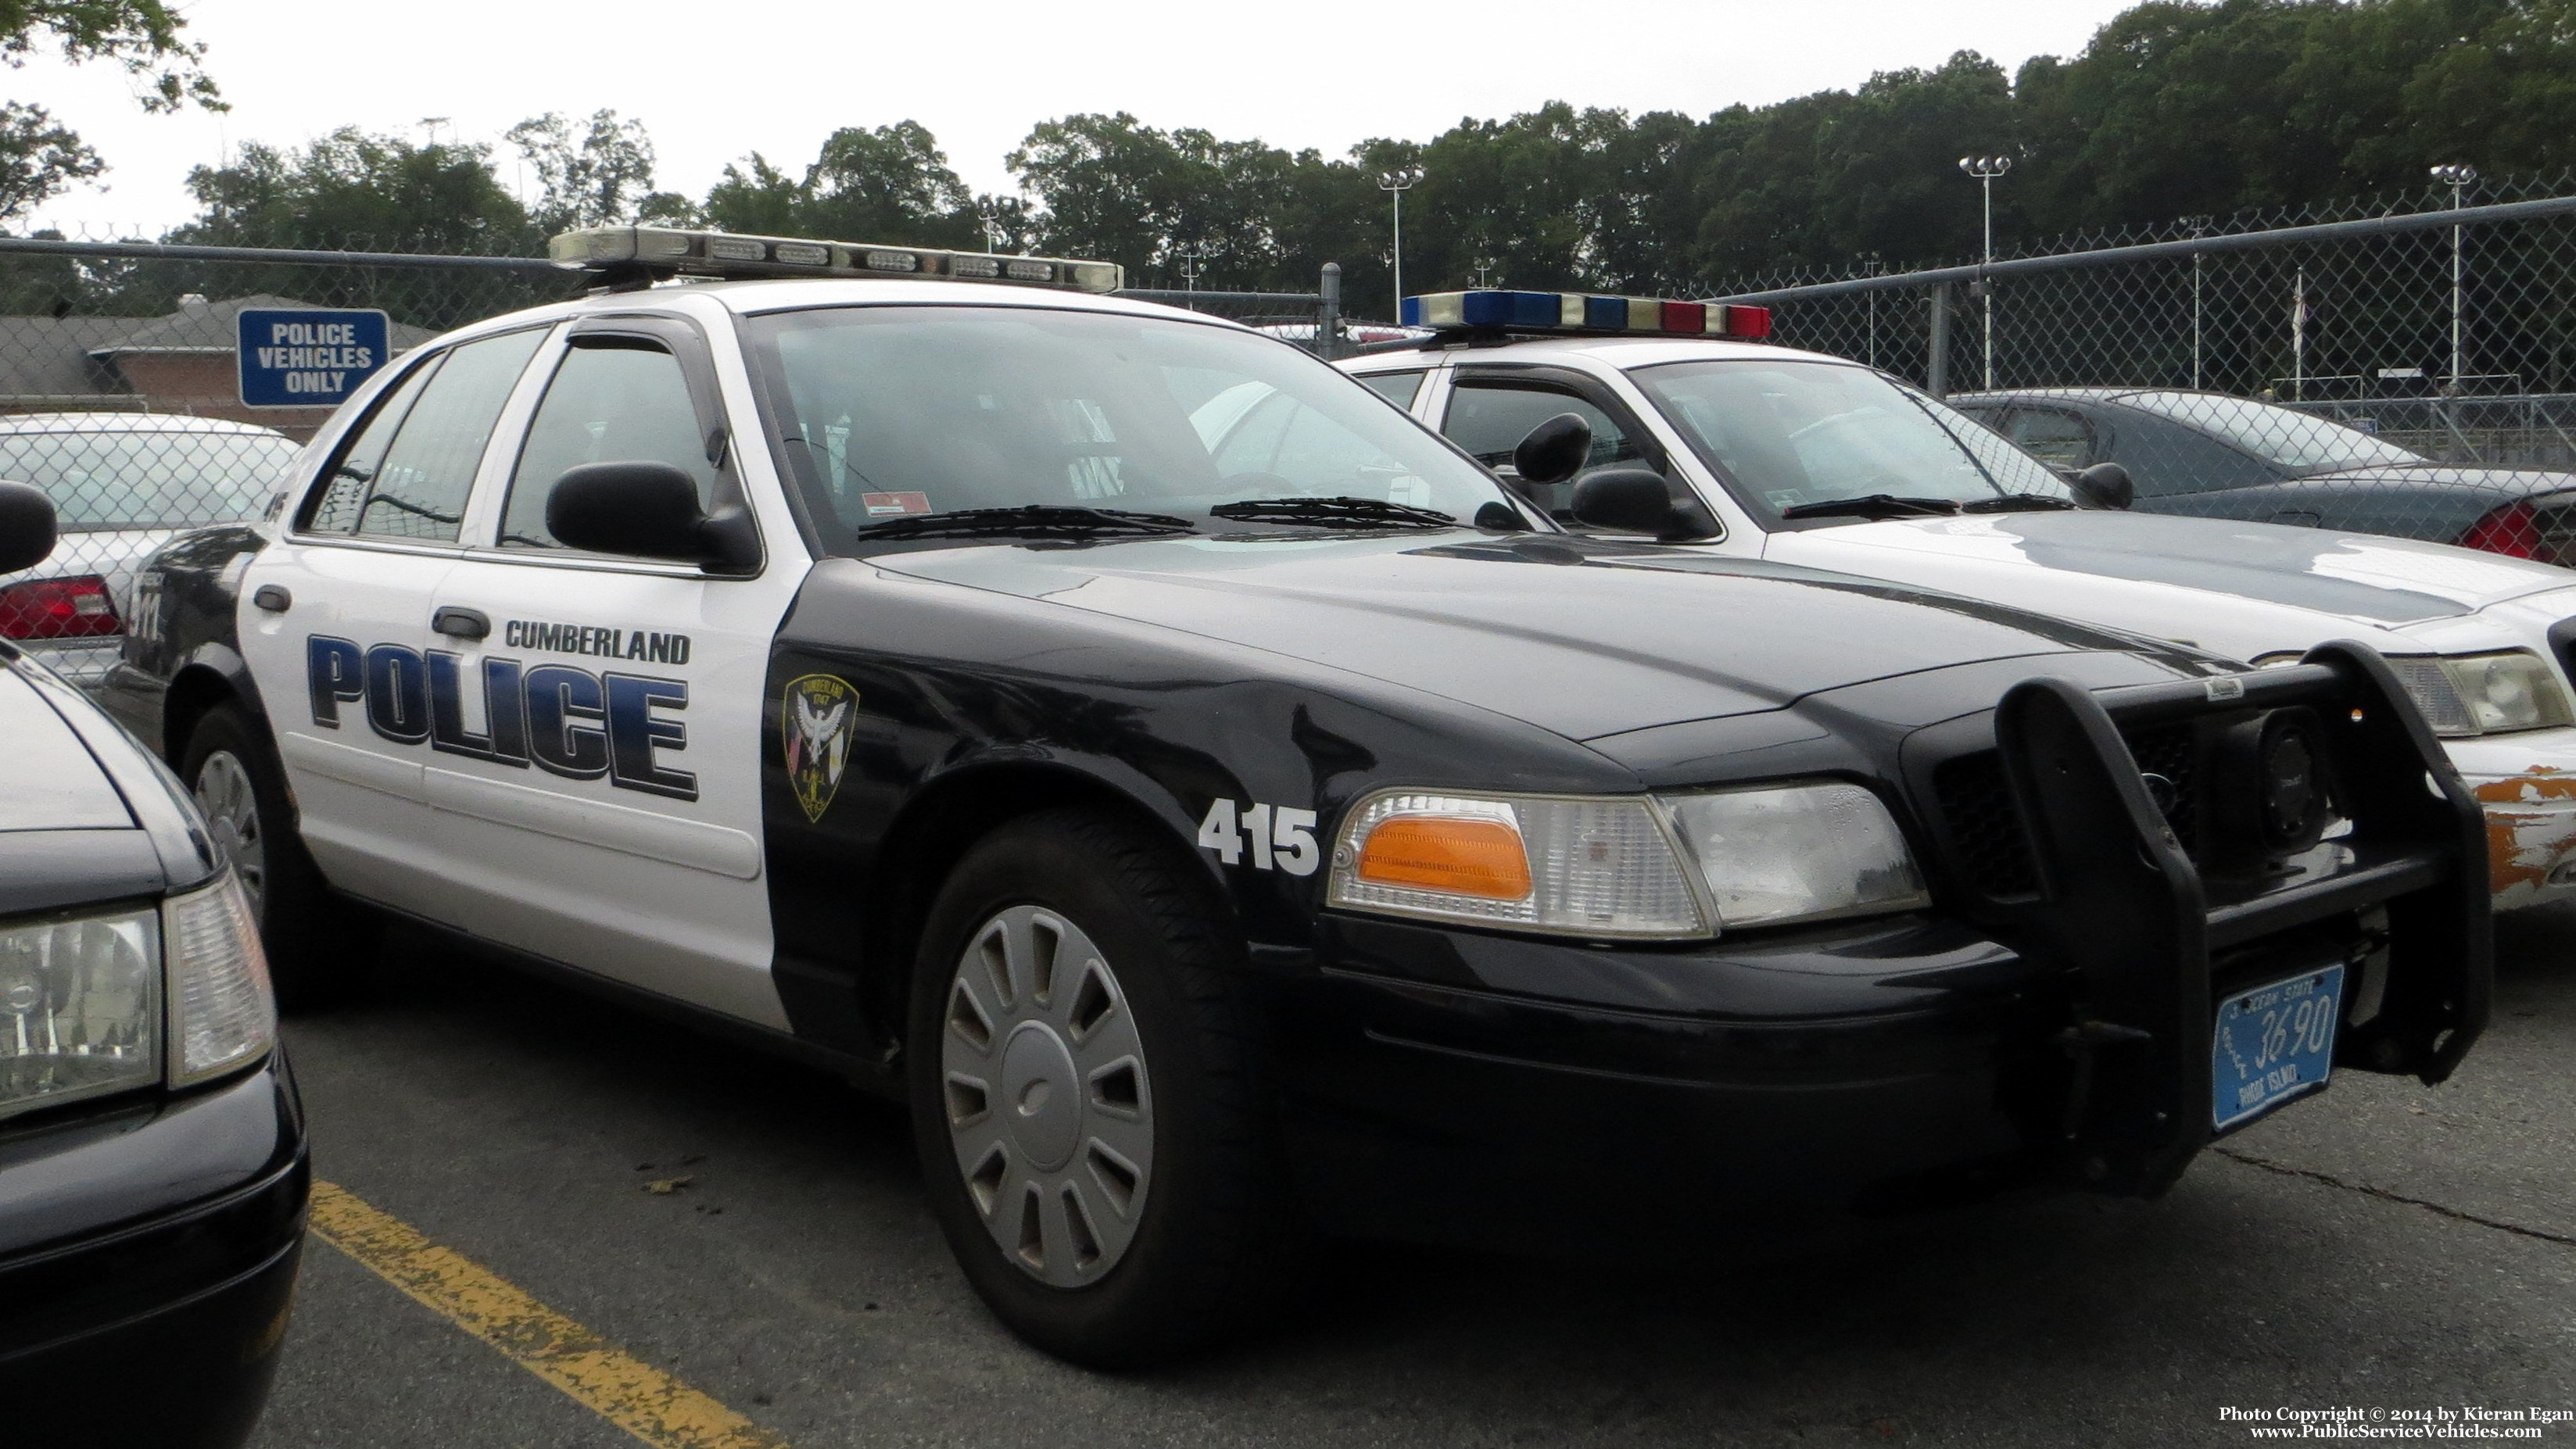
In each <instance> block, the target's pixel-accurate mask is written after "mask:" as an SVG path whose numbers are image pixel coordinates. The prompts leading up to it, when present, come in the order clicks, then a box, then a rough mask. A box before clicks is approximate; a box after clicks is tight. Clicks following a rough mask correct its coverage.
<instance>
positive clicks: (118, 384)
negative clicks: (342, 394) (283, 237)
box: [0, 296, 431, 439]
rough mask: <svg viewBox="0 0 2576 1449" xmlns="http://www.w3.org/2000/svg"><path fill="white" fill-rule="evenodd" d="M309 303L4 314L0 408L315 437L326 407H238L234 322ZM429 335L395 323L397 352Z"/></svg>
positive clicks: (275, 300) (252, 301)
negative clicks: (195, 421)
mask: <svg viewBox="0 0 2576 1449" xmlns="http://www.w3.org/2000/svg"><path fill="white" fill-rule="evenodd" d="M313 305H314V304H313V303H310V302H299V301H297V300H295V299H294V298H292V297H273V296H256V297H229V298H226V299H224V300H223V301H220V302H209V301H207V300H206V299H205V298H203V297H195V296H191V297H186V298H183V299H181V302H180V306H179V310H178V311H176V312H172V313H170V314H169V315H167V316H164V317H0V414H6V413H59V412H88V411H100V410H107V411H127V412H149V413H180V414H185V415H189V416H194V417H208V418H229V419H232V420H234V421H236V422H246V423H258V424H260V425H262V426H265V427H271V428H275V429H277V430H278V431H280V432H282V433H285V434H287V435H288V436H289V437H293V438H297V439H303V438H308V437H311V436H312V434H313V430H314V429H315V428H318V427H320V426H321V425H322V420H323V419H325V418H327V417H329V416H330V415H331V409H329V408H327V407H318V408H250V407H244V406H242V402H241V390H240V382H239V378H238V374H237V372H236V365H235V360H234V342H235V338H236V337H237V336H238V334H239V328H238V325H237V324H236V322H235V321H234V319H235V318H236V317H237V316H238V315H239V314H240V313H242V312H243V311H245V310H248V309H267V308H287V309H297V308H308V307H311V306H313ZM430 336H431V333H430V332H429V330H428V329H426V328H422V327H411V326H406V325H404V324H403V323H400V322H396V323H394V324H392V328H391V340H392V344H393V350H394V353H395V355H397V356H399V355H401V354H402V353H403V352H406V351H408V350H410V349H411V348H414V347H417V346H419V345H420V344H421V343H423V342H426V341H428V340H429V339H430Z"/></svg>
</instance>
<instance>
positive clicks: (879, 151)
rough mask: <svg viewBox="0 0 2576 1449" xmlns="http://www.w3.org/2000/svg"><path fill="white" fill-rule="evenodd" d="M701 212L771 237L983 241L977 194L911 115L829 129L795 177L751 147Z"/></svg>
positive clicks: (974, 245)
mask: <svg viewBox="0 0 2576 1449" xmlns="http://www.w3.org/2000/svg"><path fill="white" fill-rule="evenodd" d="M700 215H701V216H702V217H703V218H704V220H705V221H706V223H707V224H708V225H710V226H717V227H722V228H724V229H725V230H727V231H741V232H756V233H762V234H765V235H770V236H817V237H830V238H833V239H835V240H839V241H857V242H888V243H893V244H897V245H903V246H931V247H957V248H961V249H981V248H982V247H983V245H984V222H983V216H982V214H981V210H980V203H979V201H978V199H977V198H976V197H975V196H974V195H973V194H972V193H970V192H969V191H968V190H967V189H966V183H965V182H964V181H962V180H960V179H959V178H958V175H957V173H956V172H955V171H953V170H951V169H949V165H948V157H947V154H946V153H945V152H943V151H941V150H940V149H939V142H938V138H936V137H934V136H933V135H931V133H930V130H929V128H928V127H926V126H923V125H922V124H920V123H919V122H917V121H898V122H896V123H895V124H893V125H891V126H879V127H877V128H875V129H873V130H870V129H867V128H865V127H859V126H845V127H843V128H841V129H840V130H837V131H834V132H833V133H832V134H831V135H830V136H828V137H826V138H825V139H824V141H823V146H822V150H821V151H820V152H819V153H818V154H817V155H816V156H815V158H814V160H813V162H812V164H810V165H808V166H807V167H806V168H805V174H804V175H803V176H801V177H799V176H791V175H789V174H788V173H787V172H786V171H785V170H783V169H781V168H780V167H778V166H776V165H774V164H772V163H771V161H770V160H769V158H767V157H766V156H763V155H761V154H760V153H759V152H757V151H755V152H753V153H751V154H750V155H749V156H746V157H744V158H743V159H742V160H741V161H740V162H738V163H736V164H733V165H729V166H727V167H725V170H724V176H723V178H722V179H720V180H718V181H717V182H716V184H715V186H714V187H713V188H712V189H711V190H709V191H708V192H707V199H706V204H705V206H704V207H703V208H702V209H701V210H700Z"/></svg>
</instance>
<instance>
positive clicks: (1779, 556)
mask: <svg viewBox="0 0 2576 1449" xmlns="http://www.w3.org/2000/svg"><path fill="white" fill-rule="evenodd" d="M1404 306H1405V313H1404V316H1405V320H1406V321H1407V322H1408V323H1421V324H1423V325H1426V326H1429V327H1430V328H1432V329H1433V330H1434V331H1435V333H1436V338H1435V340H1433V341H1431V342H1428V343H1426V344H1424V345H1423V346H1422V347H1420V348H1418V349H1411V348H1408V349H1403V350H1397V351H1388V352H1381V353H1374V354H1371V355H1367V356H1363V357H1359V358H1355V359H1351V360H1349V361H1346V362H1345V363H1343V364H1342V365H1343V366H1344V367H1346V368H1347V369H1348V370H1350V371H1351V372H1353V373H1355V374H1357V375H1358V376H1359V377H1360V378H1361V380H1362V381H1364V382H1366V383H1368V384H1369V386H1371V387H1373V388H1376V389H1377V390H1378V391H1380V392H1381V393H1383V394H1385V395H1386V396H1387V397H1388V398H1389V399H1390V400H1392V401H1394V402H1395V403H1397V405H1399V406H1401V407H1404V408H1406V409H1408V410H1409V411H1411V412H1412V413H1413V415H1414V416H1415V417H1417V418H1420V419H1421V420H1422V421H1423V422H1424V423H1426V424H1429V425H1431V426H1434V427H1437V428H1439V429H1440V430H1441V431H1442V432H1443V433H1444V434H1446V435H1447V436H1448V437H1449V438H1450V439H1451V440H1452V441H1454V442H1456V443H1458V444H1459V445H1460V446H1462V447H1464V448H1465V449H1467V451H1469V452H1470V453H1473V454H1475V455H1476V456H1477V457H1479V458H1481V459H1484V460H1485V461H1487V462H1488V463H1494V464H1498V465H1502V466H1508V464H1509V459H1510V454H1511V451H1512V449H1513V447H1514V446H1515V445H1516V444H1517V443H1518V442H1519V441H1520V439H1521V438H1522V437H1523V436H1524V435H1525V434H1526V433H1527V432H1528V431H1529V429H1531V428H1532V427H1534V426H1535V425H1537V424H1538V423H1540V422H1542V421H1544V420H1546V419H1548V418H1551V417H1554V416H1557V415H1561V414H1567V413H1572V414H1574V415H1576V416H1577V417H1578V418H1580V419H1581V420H1582V421H1583V422H1584V423H1586V424H1587V425H1588V427H1589V430H1590V435H1591V440H1592V446H1591V449H1590V453H1589V455H1588V457H1586V458H1584V459H1582V460H1581V463H1580V466H1579V467H1578V469H1577V472H1579V473H1580V474H1581V475H1582V477H1580V478H1573V477H1571V476H1569V478H1568V479H1564V480H1550V482H1549V484H1548V485H1546V486H1543V487H1537V486H1534V487H1533V488H1532V494H1533V496H1535V497H1538V498H1540V499H1542V500H1543V501H1544V502H1545V503H1546V504H1547V505H1548V506H1550V507H1552V508H1554V509H1556V510H1558V511H1559V512H1560V513H1561V514H1563V515H1564V516H1566V517H1567V518H1568V519H1569V520H1570V519H1571V518H1572V517H1573V514H1574V511H1576V510H1577V509H1578V508H1580V507H1581V506H1583V505H1579V504H1577V502H1576V501H1575V498H1574V494H1575V492H1576V491H1577V490H1578V489H1582V488H1588V491H1589V492H1590V494H1591V503H1590V505H1589V506H1590V507H1591V508H1592V509H1594V510H1595V511H1596V512H1597V513H1598V516H1599V518H1600V519H1601V520H1602V521H1604V522H1606V523H1610V524H1613V525H1625V526H1630V527H1634V528H1638V529H1642V530H1644V531H1647V532H1650V533H1653V534H1656V535H1658V536H1660V537H1663V538H1666V539H1669V540H1687V541H1688V542H1689V544H1690V546H1691V547H1694V548H1697V549H1701V550H1705V551H1706V552H1708V553H1710V554H1713V555H1718V556H1723V557H1734V558H1760V559H1769V560H1775V561H1780V562H1786V563H1796V564H1808V565H1813V566H1815V567H1819V568H1829V569H1839V570H1845V571H1848V572H1851V573H1855V574H1862V575H1866V576H1868V577H1871V578H1880V579H1889V580H1894V581H1898V582H1902V583H1906V584H1911V585H1916V586H1920V587H1925V588H1935V589H1942V590H1947V591H1950V592H1954V593H1959V594H1965V595H1968V596H1970V597H1972V598H1980V599H1989V600H1994V601H1996V602H2000V603H2007V604H2012V605H2015V606H2018V607H2021V608H2027V609H2036V610H2042V611H2045V612H2048V613H2053V614H2061V615H2065V616H2067V617H2070V618H2076V619H2084V620H2088V621H2091V622H2093V623H2097V624H2103V625H2107V626H2109V627H2111V628H2115V629H2127V630H2135V631H2137V632H2139V633H2143V634H2149V635H2153V636H2155V637H2158V638H2166V639H2174V640H2178V641H2181V642H2184V643H2187V644H2189V645H2191V646H2193V647H2197V648H2202V649H2207V650H2211V651H2214V652H2216V653H2218V654H2221V655H2225V656H2227V657H2230V658H2234V659H2238V660H2246V661H2251V662H2253V663H2255V664H2271V663H2279V662H2286V661H2291V660H2296V659H2298V658H2299V657H2300V656H2301V655H2302V653H2303V652H2304V651H2306V650H2307V649H2308V648H2310V647H2311V646H2313V645H2315V644H2318V643H2320V642H2322V641H2325V640H2328V639H2343V638H2351V639H2360V640H2365V641H2367V642H2369V643H2370V644H2371V645H2372V646H2373V647H2374V648H2376V649H2378V650H2379V651H2381V652H2382V653H2384V654H2386V655H2388V656H2389V657H2390V663H2391V664H2392V665H2393V666H2394V667H2395V668H2396V670H2397V674H2398V677H2399V678H2400V679H2402V680H2404V681H2405V683H2406V687H2407V689H2408V691H2409V692H2410V693H2411V694H2412V695H2413V696H2414V698H2415V701H2416V703H2417V704H2418V705H2419V706H2421V707H2422V709H2423V711H2424V713H2425V715H2426V716H2427V717H2428V718H2429V719H2430V720H2431V721H2432V723H2433V728H2434V731H2435V733H2436V734H2438V735H2439V736H2440V737H2441V738H2442V740H2443V743H2444V745H2445V746H2446V748H2447V749H2448V752H2449V755H2450V758H2451V760H2452V761H2453V763H2455V764H2456V765H2458V767H2459V769H2460V771H2461V773H2462V774H2463V775H2464V776H2466V777H2467V779H2468V781H2469V785H2470V788H2471V790H2472V791H2473V792H2474V793H2475V794H2476V796H2477V797H2478V799H2479V801H2480V803H2481V804H2482V805H2483V806H2484V808H2485V810H2486V816H2487V824H2488V831H2489V850H2488V854H2489V869H2490V873H2491V874H2490V881H2489V884H2490V886H2491V888H2492V890H2493V892H2494V895H2495V904H2496V906H2497V907H2498V908H2499V909H2511V908H2517V907H2523V906H2531V905H2537V904H2541V903H2544V902H2547V901H2553V900H2569V899H2576V707H2571V703H2570V693H2569V690H2570V686H2571V683H2576V675H2571V674H2570V661H2571V659H2576V652H2571V651H2576V574H2571V573H2569V572H2568V571H2567V570H2565V569H2562V568H2558V567H2555V566H2552V565H2549V564H2543V563H2536V562H2529V561H2525V560H2522V559H2517V558H2508V557H2505V556H2502V555H2499V554H2495V553H2487V552H2481V551H2476V550H2471V549H2465V548H2454V547H2450V546H2448V545H2443V544H2432V543H2418V542H2413V541H2410V540H2403V539H2395V538H2387V537H2381V536H2377V535H2372V534H2358V533H2345V532H2340V531H2336V530H2332V529H2314V528H2298V527H2291V526H2289V525H2286V524H2269V523H2245V522H2233V521H2223V520H2216V519H2198V518H2183V517H2173V516H2164V515H2151V514H2128V513H2124V512H2120V511H2118V510H2119V509H2122V508H2125V507H2126V504H2127V498H2128V491H2129V490H2128V485H2127V482H2126V477H2125V474H2123V473H2121V472H2120V471H2119V470H2118V469H2117V468H2116V467H2112V466H2105V467H2100V468H2097V469H2095V470H2092V471H2091V473H2089V474H2088V475H2087V476H2086V477H2084V478H2082V479H2079V480H2076V481H2075V482H2074V483H2072V484H2070V481H2069V480H2068V479H2066V478H2062V477H2060V476H2058V475H2056V474H2054V473H2052V472H2050V471H2049V470H2048V469H2047V468H2046V467H2045V466H2043V465H2042V464H2041V463H2039V462H2038V460H2036V459H2034V458H2032V457H2030V456H2029V455H2028V454H2026V453H2023V452H2021V451H2020V450H2019V449H2018V448H2015V447H2014V446H2012V445H2011V444H2009V443H2006V442H2005V441H2003V440H2002V439H2001V438H1999V437H1997V436H1996V435H1995V434H1993V433H1992V432H1990V431H1988V430H1987V429H1986V428H1984V427H1982V426H1979V425H1977V424H1975V423H1973V422H1970V421H1969V420H1968V419H1967V418H1966V417H1964V416H1962V415H1961V414H1959V413H1958V412H1956V411H1954V410H1952V409H1950V408H1948V407H1946V406H1944V405H1943V404H1942V403H1940V402H1938V401H1936V400H1934V399H1932V398H1930V397H1928V396H1926V395H1924V394H1922V393H1920V392H1918V391H1916V390H1915V389H1913V388H1911V387H1909V386H1907V385H1905V384H1903V383H1900V382H1898V381H1896V380H1894V379H1891V378H1888V377H1886V376H1884V375H1882V374H1879V373H1876V372H1873V371H1871V370H1869V369H1867V368H1863V367H1861V366H1859V365H1857V364H1855V363H1852V362H1850V361H1848V360H1845V359H1842V358H1834V357H1827V356H1823V355H1820V354H1816V353H1808V352H1798V351H1793V350H1790V349H1787V348H1782V347H1776V346H1771V345H1768V344H1767V343H1764V342H1763V341H1762V339H1763V338H1765V337H1767V336H1768V334H1769V332H1770V314H1769V313H1768V312H1767V311H1766V310H1765V309H1762V308H1758V307H1741V306H1727V305H1723V304H1706V305H1703V304H1699V303H1686V302H1670V301H1658V300H1654V299H1648V298H1629V297H1603V296H1593V295H1588V294H1580V293H1557V292H1506V291H1474V292H1449V293H1440V294H1435V295H1432V296H1427V297H1412V298H1407V299H1406V301H1405V304H1404ZM1595 475H1598V477H1597V478H1596V477H1595ZM1524 481H1525V482H1529V481H1531V480H1524ZM1666 488H1669V489H1670V490H1671V497H1670V500H1667V498H1666V494H1665V491H1664V490H1665V489H1666ZM1604 510H1606V511H1604Z"/></svg>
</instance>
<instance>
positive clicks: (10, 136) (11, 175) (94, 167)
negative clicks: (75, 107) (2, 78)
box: [0, 101, 107, 223]
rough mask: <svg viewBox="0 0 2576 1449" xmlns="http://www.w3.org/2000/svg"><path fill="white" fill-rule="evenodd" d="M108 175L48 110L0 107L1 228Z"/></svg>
mask: <svg viewBox="0 0 2576 1449" xmlns="http://www.w3.org/2000/svg"><path fill="white" fill-rule="evenodd" d="M106 169H107V164H106V163H105V162H103V161H101V160H99V158H98V153H97V152H96V151H93V150H91V149H90V148H89V146H88V144H87V143H85V142H83V141H82V140H81V138H80V137H79V136H77V135H75V134H73V132H72V130H71V128H70V127H68V126H63V125H59V124H57V123H56V122H55V120H54V118H53V116H52V115H50V114H49V113H47V112H46V110H45V108H44V107H42V106H29V105H22V104H20V103H18V102H16V101H0V223H5V222H9V221H14V220H16V219H17V218H19V217H21V216H24V215H26V214H27V213H28V212H29V211H31V210H33V209H34V208H36V207H37V206H39V205H42V204H43V203H44V202H46V201H47V200H49V199H51V198H53V197H55V196H57V195H60V194H61V193H62V192H64V191H65V190H68V189H69V188H70V187H71V185H72V183H74V182H76V181H87V180H89V179H90V178H91V177H93V176H96V175H98V174H99V173H100V172H102V171H105V170H106Z"/></svg>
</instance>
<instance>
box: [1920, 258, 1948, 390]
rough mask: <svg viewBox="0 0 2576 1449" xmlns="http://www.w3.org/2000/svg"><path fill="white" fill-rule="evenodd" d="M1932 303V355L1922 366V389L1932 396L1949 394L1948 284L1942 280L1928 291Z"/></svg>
mask: <svg viewBox="0 0 2576 1449" xmlns="http://www.w3.org/2000/svg"><path fill="white" fill-rule="evenodd" d="M1930 300H1931V305H1932V349H1931V351H1932V355H1931V357H1930V358H1928V359H1927V360H1926V361H1925V363H1924V367H1923V390H1924V391H1925V392H1928V393H1930V394H1932V395H1933V396H1934V397H1948V396H1949V395H1950V284H1949V283H1947V282H1942V283H1939V284H1937V285H1936V286H1934V287H1933V288H1932V290H1931V293H1930Z"/></svg>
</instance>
